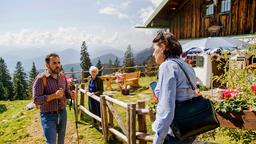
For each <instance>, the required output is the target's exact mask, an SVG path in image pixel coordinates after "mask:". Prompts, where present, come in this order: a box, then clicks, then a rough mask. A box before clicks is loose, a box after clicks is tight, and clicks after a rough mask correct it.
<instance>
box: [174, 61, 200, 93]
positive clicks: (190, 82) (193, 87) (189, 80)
mask: <svg viewBox="0 0 256 144" xmlns="http://www.w3.org/2000/svg"><path fill="white" fill-rule="evenodd" d="M172 61H174V62H176V63H177V64H178V65H179V67H180V68H181V70H182V71H183V72H184V74H185V76H186V78H187V79H188V82H189V84H190V85H191V88H192V90H196V88H195V86H194V85H193V83H192V81H191V79H190V78H189V76H188V74H187V72H186V71H185V69H184V68H183V66H182V65H181V63H180V62H179V61H177V60H175V59H172Z"/></svg>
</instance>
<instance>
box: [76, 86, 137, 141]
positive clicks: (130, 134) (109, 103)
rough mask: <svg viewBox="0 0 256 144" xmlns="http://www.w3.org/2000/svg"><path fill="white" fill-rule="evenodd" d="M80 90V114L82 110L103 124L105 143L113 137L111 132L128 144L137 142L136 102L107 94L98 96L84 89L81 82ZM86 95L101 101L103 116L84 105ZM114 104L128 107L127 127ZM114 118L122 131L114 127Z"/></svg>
mask: <svg viewBox="0 0 256 144" xmlns="http://www.w3.org/2000/svg"><path fill="white" fill-rule="evenodd" d="M79 91H80V105H79V106H78V110H79V111H80V112H79V115H80V116H81V112H83V113H85V114H87V115H89V116H90V117H92V118H94V119H96V120H97V121H99V122H100V123H101V124H102V132H103V135H104V139H105V143H107V141H108V140H109V139H110V138H111V134H114V135H115V136H117V137H118V138H120V139H122V140H123V141H124V142H127V143H128V144H135V143H136V104H135V103H125V102H122V101H119V100H117V99H114V98H112V97H110V96H107V95H101V96H100V97H99V96H96V95H92V94H91V93H88V92H87V91H86V90H85V89H84V85H83V84H81V88H79ZM85 96H88V97H91V98H93V99H95V100H96V101H98V102H100V109H101V117H99V116H97V115H95V114H93V113H91V112H90V111H89V110H88V109H86V108H85V107H84V98H85ZM113 104H115V105H118V106H119V107H122V108H124V109H126V115H127V120H126V123H127V127H126V126H125V122H124V121H123V119H122V117H121V116H120V114H119V113H118V111H117V110H116V108H115V107H114V106H113ZM114 119H116V121H117V124H118V126H119V127H120V128H121V131H119V130H117V129H116V128H114V123H113V121H114Z"/></svg>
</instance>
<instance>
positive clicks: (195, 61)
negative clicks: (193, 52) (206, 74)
mask: <svg viewBox="0 0 256 144" xmlns="http://www.w3.org/2000/svg"><path fill="white" fill-rule="evenodd" d="M187 59H189V60H191V61H192V62H191V63H190V64H191V66H192V67H204V57H203V56H187Z"/></svg>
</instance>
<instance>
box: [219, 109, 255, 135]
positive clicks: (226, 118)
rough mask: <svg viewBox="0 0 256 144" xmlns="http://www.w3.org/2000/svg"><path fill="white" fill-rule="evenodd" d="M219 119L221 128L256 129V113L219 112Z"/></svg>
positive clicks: (244, 111) (247, 111)
mask: <svg viewBox="0 0 256 144" xmlns="http://www.w3.org/2000/svg"><path fill="white" fill-rule="evenodd" d="M217 118H218V120H219V122H220V126H221V127H225V128H240V129H250V130H255V129H256V112H254V111H250V110H243V111H241V112H226V113H222V112H217Z"/></svg>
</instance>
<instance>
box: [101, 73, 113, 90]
mask: <svg viewBox="0 0 256 144" xmlns="http://www.w3.org/2000/svg"><path fill="white" fill-rule="evenodd" d="M100 78H101V79H102V80H103V81H105V82H106V87H105V90H108V89H110V90H112V89H113V88H112V81H113V80H115V79H116V77H115V76H113V75H104V76H101V77H100Z"/></svg>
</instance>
